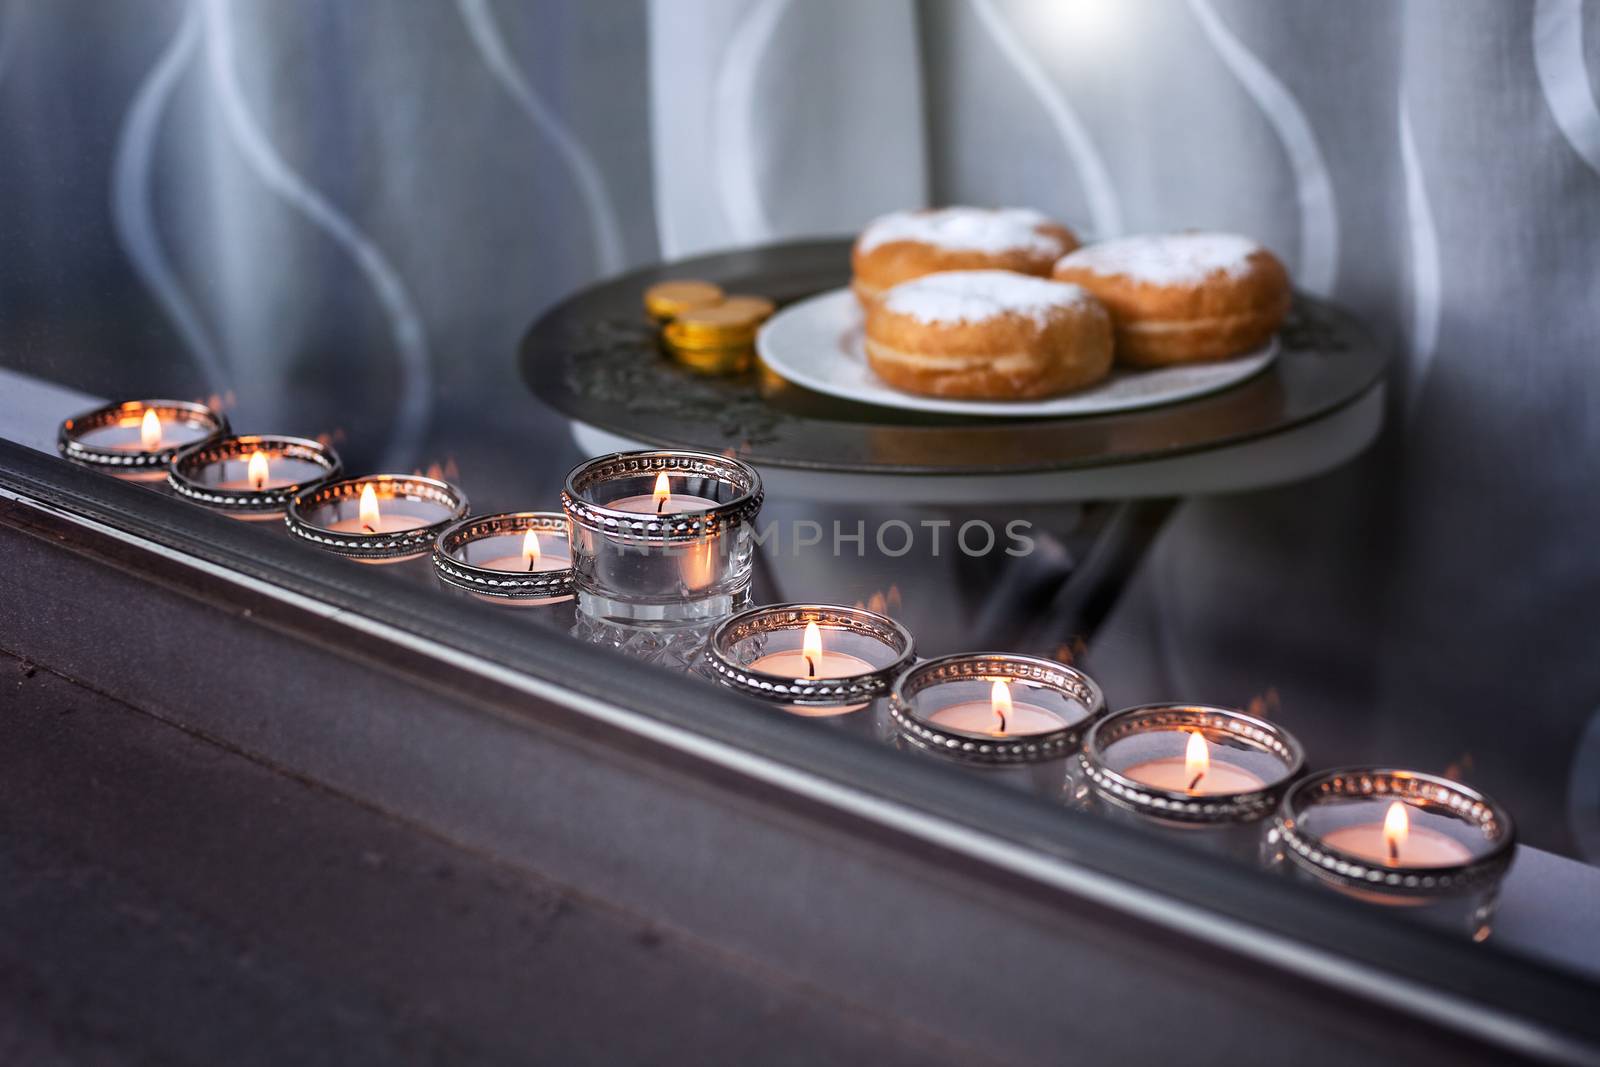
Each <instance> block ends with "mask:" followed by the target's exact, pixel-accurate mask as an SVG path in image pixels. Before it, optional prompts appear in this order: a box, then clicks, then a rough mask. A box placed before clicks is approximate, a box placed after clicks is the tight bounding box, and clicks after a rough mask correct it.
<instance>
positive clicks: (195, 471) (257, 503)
mask: <svg viewBox="0 0 1600 1067" xmlns="http://www.w3.org/2000/svg"><path fill="white" fill-rule="evenodd" d="M339 470H340V463H339V456H338V453H336V452H334V450H333V449H331V448H329V447H328V446H327V445H324V444H320V443H318V442H316V441H310V440H307V439H305V438H303V437H279V436H275V435H271V434H242V435H239V436H234V437H223V438H219V439H218V440H215V441H209V442H206V443H204V444H200V445H194V446H191V447H189V448H186V449H184V450H183V451H182V452H179V453H178V454H177V456H175V457H174V458H173V460H172V463H171V465H170V466H169V467H168V468H167V485H168V486H170V487H171V489H172V491H173V492H174V493H176V494H177V495H178V496H181V497H183V498H184V499H185V500H189V501H192V502H193V503H196V504H199V505H201V506H202V507H208V508H212V509H215V510H217V511H221V512H225V513H226V514H229V515H232V516H234V517H235V518H240V519H251V520H259V519H275V518H278V517H279V516H281V515H282V514H283V513H284V510H285V509H286V508H288V506H289V501H291V500H293V499H294V498H295V497H296V496H298V495H300V494H301V493H303V492H305V491H306V490H308V489H312V488H315V487H316V486H318V485H321V484H322V483H323V482H325V481H328V480H329V479H331V478H336V477H338V475H339Z"/></svg>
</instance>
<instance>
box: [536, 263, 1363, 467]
mask: <svg viewBox="0 0 1600 1067" xmlns="http://www.w3.org/2000/svg"><path fill="white" fill-rule="evenodd" d="M849 253H850V243H849V241H847V240H839V239H831V240H822V241H796V242H792V243H787V244H777V245H770V246H768V247H766V248H760V249H752V250H748V251H742V252H727V253H720V254H717V255H710V256H702V257H700V258H698V259H688V260H683V261H680V262H677V263H672V264H669V265H664V266H657V267H648V268H645V269H642V270H637V271H633V272H631V273H629V274H624V275H622V276H621V277H618V278H615V279H612V280H611V281H607V282H602V283H600V284H598V285H595V286H592V287H590V288H588V289H585V290H583V291H581V292H579V293H577V294H575V295H574V296H571V297H569V298H568V299H566V300H564V301H562V302H561V303H560V304H557V305H556V306H555V307H553V308H551V309H550V310H549V311H547V312H546V313H545V314H543V315H541V316H540V317H539V319H538V321H536V322H535V323H534V324H533V326H532V327H531V328H530V329H529V330H528V333H527V336H526V337H525V338H524V339H523V342H522V353H521V359H522V374H523V377H524V379H525V380H526V381H527V383H528V385H529V386H530V387H531V388H532V389H533V391H534V394H535V395H536V396H537V397H538V398H539V399H540V400H542V401H544V402H545V403H547V404H549V405H550V406H551V407H553V408H555V409H556V410H557V411H559V412H561V413H562V414H564V415H566V416H568V417H570V418H572V419H574V420H577V421H578V422H581V423H586V424H588V425H589V426H593V427H596V428H598V429H600V430H604V431H608V432H610V433H612V434H615V435H618V436H621V437H625V438H627V439H629V440H632V441H639V442H642V443H646V444H650V445H655V446H663V447H673V448H695V449H701V450H704V451H709V452H724V451H727V450H729V449H732V450H734V451H735V452H737V453H738V455H739V456H740V457H741V458H743V459H745V460H748V461H750V462H752V463H755V464H757V465H765V466H776V467H793V468H802V469H811V470H823V471H851V472H860V473H882V474H967V475H973V474H978V475H981V474H1018V473H1023V472H1037V471H1057V470H1081V469H1085V468H1091V467H1101V466H1106V465H1109V464H1119V463H1132V462H1137V461H1144V460H1151V459H1158V458H1166V457H1172V456H1177V455H1182V454H1185V453H1194V452H1201V451H1206V450H1209V449H1214V448H1219V447H1221V446H1224V445H1231V444H1238V443H1242V442H1246V441H1253V440H1257V439H1259V438H1263V437H1267V436H1270V435H1274V434H1279V433H1282V432H1284V431H1286V430H1290V429H1294V428H1296V427H1299V426H1303V425H1305V424H1307V423H1310V422H1313V421H1316V420H1318V419H1322V418H1325V417H1327V416H1329V415H1332V414H1334V413H1336V412H1338V411H1340V410H1341V409H1343V408H1345V407H1347V406H1348V405H1350V404H1352V403H1354V402H1355V401H1357V400H1359V399H1360V398H1362V397H1363V396H1364V395H1366V394H1367V392H1368V391H1369V390H1371V389H1373V388H1374V387H1375V386H1376V385H1377V384H1378V383H1379V381H1380V379H1381V378H1382V376H1383V372H1384V368H1385V366H1386V364H1387V362H1388V357H1387V354H1386V353H1384V352H1383V351H1382V350H1380V349H1379V347H1378V346H1377V344H1376V343H1375V342H1374V341H1373V339H1372V337H1371V336H1370V335H1369V334H1368V333H1367V331H1366V329H1365V328H1364V327H1363V326H1362V325H1361V324H1360V323H1359V322H1358V321H1357V320H1356V319H1355V317H1354V316H1352V315H1351V314H1350V313H1349V312H1347V311H1344V310H1342V309H1341V308H1338V307H1335V306H1334V305H1332V304H1329V303H1327V302H1326V301H1322V300H1318V299H1316V298H1313V297H1309V296H1305V295H1303V294H1297V295H1296V297H1295V302H1294V308H1293V310H1292V311H1291V312H1290V316H1289V320H1288V322H1287V323H1285V325H1284V328H1283V331H1282V333H1281V334H1280V341H1281V344H1282V350H1281V352H1280V354H1279V356H1278V358H1277V360H1276V361H1274V362H1273V364H1272V366H1271V367H1269V368H1268V369H1267V370H1266V371H1264V372H1263V373H1261V374H1258V375H1256V376H1255V377H1253V378H1251V379H1249V380H1247V381H1245V382H1241V383H1240V384H1239V385H1236V386H1234V387H1232V388H1229V389H1226V390H1224V391H1222V392H1219V393H1213V394H1211V395H1209V396H1203V397H1198V398H1196V399H1193V400H1185V401H1180V402H1178V403H1175V404H1171V405H1168V406H1165V407H1157V408H1146V409H1143V410H1140V411H1129V412H1123V413H1118V414H1111V415H1090V416H1079V417H1075V418H1044V419H996V418H974V417H970V416H952V415H939V414H931V413H924V412H912V411H900V410H897V409H891V408H881V407H876V406H872V405H867V404H854V403H851V402H849V401H846V400H840V399H837V398H834V397H829V396H823V395H821V394H819V393H814V392H811V391H810V390H807V389H802V388H800V387H799V386H796V385H791V384H789V383H788V382H786V381H784V380H783V379H781V378H779V377H778V376H777V375H775V374H773V373H772V372H771V371H769V370H766V369H765V368H764V367H761V366H759V365H758V366H757V367H756V368H755V369H753V370H751V371H750V372H748V373H746V374H743V375H739V376H735V377H731V378H716V377H707V376H704V375H700V374H697V373H695V372H693V371H691V370H688V369H686V368H684V367H681V366H679V365H678V364H676V363H674V362H672V361H671V360H669V359H668V358H667V357H666V356H665V355H663V354H662V352H661V349H660V347H659V344H658V342H657V339H656V330H655V328H654V327H653V326H652V324H651V323H650V322H649V321H648V320H647V319H646V318H645V314H644V310H643V305H642V298H643V295H644V290H645V289H646V287H648V286H649V285H651V284H652V283H654V282H658V281H662V280H664V279H667V278H705V279H708V280H710V281H714V282H717V283H718V284H720V285H722V286H723V287H724V288H726V289H728V290H729V291H731V292H743V293H759V294H761V295H764V296H769V297H771V298H773V299H774V300H776V301H777V302H778V303H779V304H785V303H789V302H791V301H794V300H799V299H801V298H803V297H807V296H810V295H812V294H814V293H818V292H821V291H823V290H826V289H833V288H837V287H838V286H841V285H844V284H846V283H847V282H848V281H849V276H850V254H849Z"/></svg>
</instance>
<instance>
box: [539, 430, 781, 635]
mask: <svg viewBox="0 0 1600 1067" xmlns="http://www.w3.org/2000/svg"><path fill="white" fill-rule="evenodd" d="M761 499H762V492H761V478H760V476H759V475H757V474H756V472H755V471H754V470H753V469H751V468H750V467H749V466H747V465H745V464H743V463H740V462H739V461H738V460H735V459H729V458H728V457H726V456H719V455H715V454H713V453H709V452H680V451H662V452H623V453H616V454H614V455H609V456H601V457H600V458H598V459H592V460H589V461H587V462H585V463H581V464H579V465H578V466H577V467H575V468H573V470H572V471H571V473H569V474H568V475H567V482H566V487H565V489H564V491H563V492H562V494H561V506H562V509H563V511H565V513H566V515H567V518H568V520H569V521H570V529H571V535H572V572H573V587H574V589H575V591H576V593H577V597H578V610H579V612H580V613H582V614H586V615H589V616H592V617H595V618H603V619H614V620H617V621H621V622H629V623H639V622H659V623H662V624H665V625H672V624H675V623H678V622H684V621H690V620H696V619H709V618H717V617H720V616H723V615H726V614H728V613H729V612H730V611H731V610H733V606H734V604H735V602H736V601H737V600H739V599H741V598H743V597H744V596H746V595H747V593H748V590H749V585H750V577H751V565H752V560H753V553H754V523H755V519H756V515H757V513H758V512H759V511H760V509H761Z"/></svg>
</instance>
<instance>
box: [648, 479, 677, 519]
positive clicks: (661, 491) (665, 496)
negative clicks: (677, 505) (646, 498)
mask: <svg viewBox="0 0 1600 1067" xmlns="http://www.w3.org/2000/svg"><path fill="white" fill-rule="evenodd" d="M651 496H652V497H653V498H654V499H655V504H656V514H657V515H659V514H661V512H662V510H663V509H665V508H666V506H667V501H669V500H671V499H672V483H671V482H669V481H668V480H667V474H666V472H665V471H662V472H661V474H659V475H657V476H656V491H655V492H654V493H652V494H651Z"/></svg>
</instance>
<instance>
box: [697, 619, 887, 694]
mask: <svg viewBox="0 0 1600 1067" xmlns="http://www.w3.org/2000/svg"><path fill="white" fill-rule="evenodd" d="M808 622H814V623H816V624H817V625H818V626H820V627H824V628H827V629H833V630H849V631H851V632H852V633H858V634H864V635H866V636H868V637H871V638H873V639H875V640H877V641H878V642H880V643H882V644H883V645H885V646H886V647H888V648H889V649H890V650H892V651H893V652H894V654H895V658H894V662H892V663H890V664H888V665H887V666H884V667H879V668H876V669H874V670H871V671H868V672H866V673H864V674H853V675H850V676H848V677H845V678H791V677H786V676H784V675H781V674H768V673H767V672H765V671H754V670H751V669H750V668H749V667H746V666H743V665H741V664H739V663H736V662H734V659H733V655H732V652H733V648H734V646H735V645H737V644H738V643H739V642H740V641H743V640H745V639H747V638H750V637H756V636H759V635H762V634H769V633H776V632H778V631H780V630H796V629H801V628H803V627H804V626H805V624H806V623H808ZM915 657H916V646H915V643H914V641H913V640H912V637H911V631H910V630H907V629H906V628H905V627H904V626H902V625H900V624H899V623H898V622H896V621H895V620H893V619H891V618H889V617H888V616H887V615H880V614H878V613H877V612H875V611H867V610H866V609H865V608H846V607H835V606H832V605H828V604H769V605H766V606H765V607H759V608H751V609H750V610H748V611H742V612H740V613H739V614H737V615H732V616H729V617H728V618H726V619H724V620H723V621H722V622H720V623H718V624H717V627H716V629H714V630H712V631H711V640H710V641H709V642H707V647H706V663H707V665H708V666H709V667H710V668H711V670H712V672H713V673H714V674H716V676H717V678H718V680H719V681H721V682H722V683H723V684H724V685H726V686H728V687H729V688H731V689H736V690H738V691H739V692H741V693H744V694H746V695H748V696H754V697H760V698H762V699H764V700H774V701H781V702H783V703H786V704H801V705H805V706H808V707H833V706H837V705H842V704H859V703H862V702H863V701H870V700H874V699H876V698H877V697H880V696H882V695H883V694H885V693H887V692H888V691H889V687H890V685H892V684H893V682H894V679H895V677H896V676H897V675H899V674H900V672H901V671H903V670H905V668H906V667H907V666H908V665H909V664H910V663H911V661H912V660H913V659H914V658H915Z"/></svg>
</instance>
